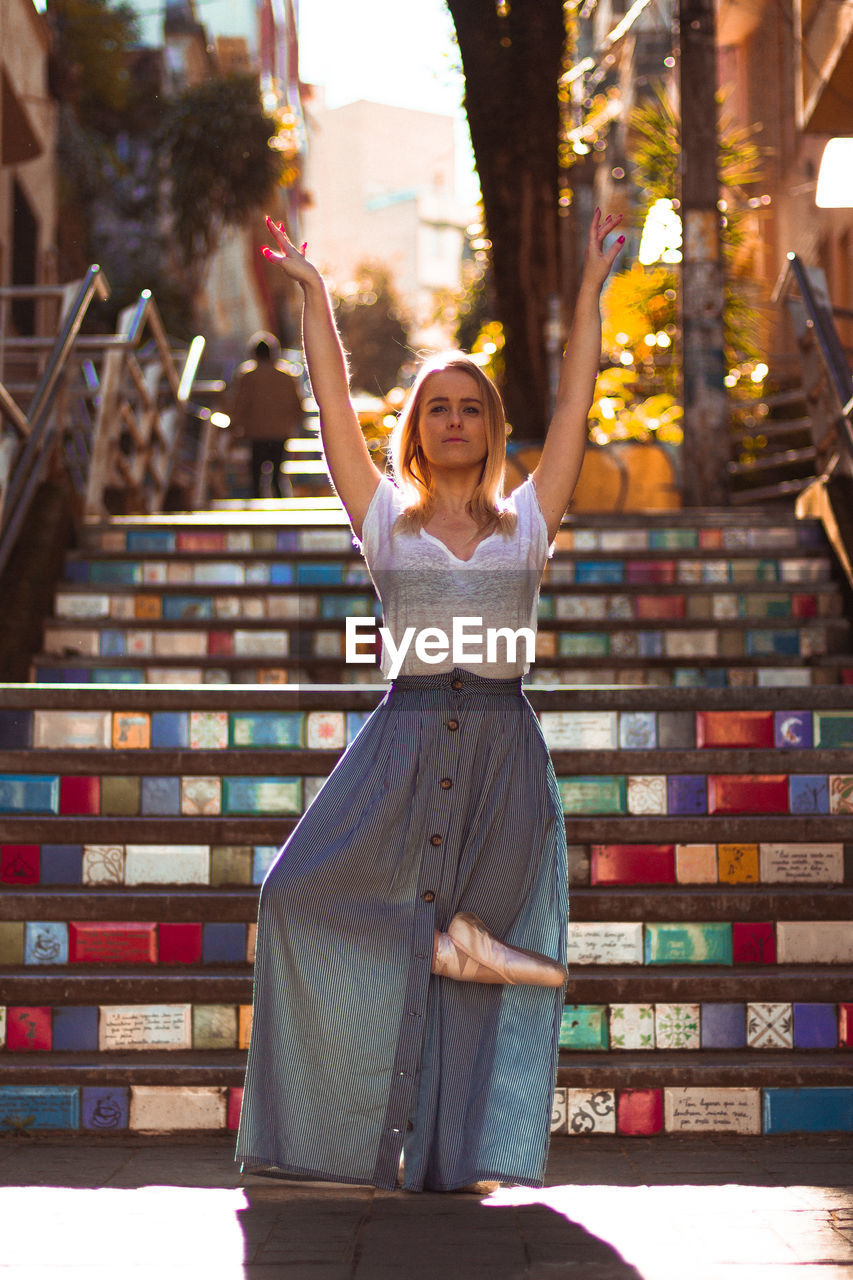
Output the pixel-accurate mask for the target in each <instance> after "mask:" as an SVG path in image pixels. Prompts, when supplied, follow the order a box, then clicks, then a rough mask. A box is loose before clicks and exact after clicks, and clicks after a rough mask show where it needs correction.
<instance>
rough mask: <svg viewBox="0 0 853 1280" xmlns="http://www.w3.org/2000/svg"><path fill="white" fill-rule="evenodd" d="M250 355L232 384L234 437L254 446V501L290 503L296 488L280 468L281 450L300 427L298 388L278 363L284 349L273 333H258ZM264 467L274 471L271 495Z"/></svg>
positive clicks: (300, 413) (300, 404) (294, 380)
mask: <svg viewBox="0 0 853 1280" xmlns="http://www.w3.org/2000/svg"><path fill="white" fill-rule="evenodd" d="M249 350H250V352H251V353H252V357H253V358H251V359H249V360H246V361H244V363H243V364H241V365H240V366H239V368H238V369H237V371H236V373H235V375H234V380H233V382H232V385H231V414H230V416H231V432H232V438H233V439H234V440H235V441H236V440H245V441H246V442H247V443H248V444H250V445H251V449H252V493H253V496H254V497H256V498H265V497H268V496H272V497H273V498H289V497H292V495H293V489H292V487H291V484H290V480H289V479H288V477H287V476H286V475H285V473H284V472H283V471H282V469H281V463H282V450H283V446H284V441H285V440H286V439H287V438H288V436H291V435H295V434H296V433H298V432H299V431H300V429H301V426H302V417H303V414H302V401H301V399H300V396H299V383H298V382H297V380H296V378H295V377H294V376H293V375H292V374H290V373H288V372H287V370H286V369H283V368H282V367H281V365H280V364H279V363H278V361H279V358H280V356H281V347H280V346H279V343H278V340H277V339H276V338H275V337H273V335H272V334H271V333H256V334H255V335H254V337H253V338H252V339H251V342H250V343H249ZM265 468H268V469H269V468H271V470H272V476H271V481H270V490H271V492H270V493H269V494H268V493H267V492H266V491H265V490H266V484H265V482H264V473H265Z"/></svg>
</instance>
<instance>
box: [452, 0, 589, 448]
mask: <svg viewBox="0 0 853 1280" xmlns="http://www.w3.org/2000/svg"><path fill="white" fill-rule="evenodd" d="M447 7H448V9H449V10H450V13H451V16H452V17H453V21H454V24H455V27H456V36H457V39H458V42H459V50H460V54H461V58H462V67H463V71H464V73H465V86H466V92H465V105H466V109H467V112H468V123H469V125H470V129H471V142H472V145H473V148H474V155H475V158H476V161H477V171H478V173H479V176H480V186H481V188H482V192H483V205H484V208H485V215H486V226H487V230H488V235H489V238H490V239H491V241H492V267H493V274H494V295H495V304H496V309H497V315H496V317H495V318H496V319H498V320H500V322H501V324H502V325H503V329H504V335H505V339H506V347H505V350H504V356H505V361H506V379H505V385H504V387H503V388H502V391H503V396H504V402H505V404H506V409H507V417H508V419H509V421H510V422H511V424H512V427H513V431H514V434H515V436H516V438H517V439H523V440H541V439H543V438H544V435H545V430H546V427H547V425H548V418H549V408H550V405H549V400H550V396H549V378H548V354H547V350H546V338H545V335H546V324H547V321H548V315H549V298H551V297H554V296H557V297H559V295H560V283H561V271H560V234H559V218H558V203H557V201H558V196H559V166H558V138H559V127H560V115H559V105H558V100H557V80H558V78H559V76H560V72H561V70H562V54H563V44H564V38H565V33H564V26H563V0H510V3H509V4H508V5H507V10H506V11H505V13H504V15H503V16H502V15H501V14H500V13H499V12H498V6H497V5H496V3H495V0H447ZM562 301H564V300H563V299H561V302H562Z"/></svg>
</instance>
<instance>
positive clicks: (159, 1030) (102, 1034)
mask: <svg viewBox="0 0 853 1280" xmlns="http://www.w3.org/2000/svg"><path fill="white" fill-rule="evenodd" d="M191 1016H192V1010H191V1007H190V1005H188V1004H125V1005H102V1006H101V1018H100V1025H99V1031H98V1048H99V1049H100V1051H101V1052H102V1053H111V1052H122V1051H124V1052H127V1051H132V1050H146V1049H191V1048H192V1032H191Z"/></svg>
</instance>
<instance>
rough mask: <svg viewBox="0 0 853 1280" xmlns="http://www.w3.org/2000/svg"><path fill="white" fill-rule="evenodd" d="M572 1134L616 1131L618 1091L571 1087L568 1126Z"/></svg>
mask: <svg viewBox="0 0 853 1280" xmlns="http://www.w3.org/2000/svg"><path fill="white" fill-rule="evenodd" d="M567 1131H568V1132H569V1133H570V1134H579V1135H583V1134H589V1133H615V1132H616V1092H615V1090H614V1089H569V1115H568V1128H567Z"/></svg>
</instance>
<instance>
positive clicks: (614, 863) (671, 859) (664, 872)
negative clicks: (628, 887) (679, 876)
mask: <svg viewBox="0 0 853 1280" xmlns="http://www.w3.org/2000/svg"><path fill="white" fill-rule="evenodd" d="M590 855H591V865H590V882H591V883H592V884H601V885H604V884H675V848H674V846H673V845H671V844H666V845H664V844H611V845H603V844H594V845H592V846H591V848H590Z"/></svg>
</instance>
